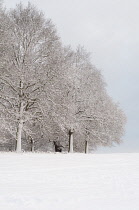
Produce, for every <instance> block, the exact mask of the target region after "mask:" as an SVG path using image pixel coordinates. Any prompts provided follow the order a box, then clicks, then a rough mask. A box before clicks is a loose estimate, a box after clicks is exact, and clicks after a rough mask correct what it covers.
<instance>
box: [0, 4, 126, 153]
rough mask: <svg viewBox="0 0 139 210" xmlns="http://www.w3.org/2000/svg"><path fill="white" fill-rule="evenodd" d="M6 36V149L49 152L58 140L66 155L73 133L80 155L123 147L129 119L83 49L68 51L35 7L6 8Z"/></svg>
mask: <svg viewBox="0 0 139 210" xmlns="http://www.w3.org/2000/svg"><path fill="white" fill-rule="evenodd" d="M0 31H1V33H0V40H1V43H0V121H1V123H0V135H1V138H0V141H1V144H3V145H4V144H5V143H6V142H13V143H12V144H13V145H15V149H16V151H17V152H21V151H22V147H23V148H24V149H25V150H32V151H34V149H35V150H43V151H48V150H49V149H52V148H51V147H53V144H52V142H53V141H56V140H57V141H60V142H62V144H63V147H64V148H65V150H66V147H67V145H68V141H69V136H70V131H71V129H72V130H74V132H72V133H73V136H74V140H73V144H74V145H73V146H74V150H75V151H80V152H81V151H84V147H85V145H86V148H87V149H86V152H87V151H88V145H89V146H90V149H92V148H93V149H94V148H96V147H97V146H101V145H103V146H111V145H112V144H113V143H120V142H121V137H122V135H123V130H124V125H125V115H124V113H123V112H122V110H121V109H120V108H119V106H118V105H117V104H115V103H114V102H113V101H112V99H111V98H110V97H109V96H108V95H107V92H106V88H105V83H104V80H103V77H102V75H101V72H100V71H98V70H97V69H96V68H95V67H94V66H93V65H92V64H91V62H90V59H89V55H88V53H86V51H85V50H84V49H83V48H82V47H78V48H77V50H76V51H73V50H72V49H71V48H70V47H63V46H62V44H61V41H60V38H59V37H58V36H57V32H56V29H55V26H54V25H53V24H52V22H51V20H46V19H45V18H44V15H43V14H42V12H40V11H38V10H37V9H36V8H35V7H34V6H32V5H31V4H30V3H29V4H28V6H27V7H24V6H23V5H22V4H19V5H17V6H16V8H15V9H13V10H10V11H9V12H5V11H3V10H2V8H1V9H0ZM73 136H72V137H73ZM72 149H73V148H71V150H72Z"/></svg>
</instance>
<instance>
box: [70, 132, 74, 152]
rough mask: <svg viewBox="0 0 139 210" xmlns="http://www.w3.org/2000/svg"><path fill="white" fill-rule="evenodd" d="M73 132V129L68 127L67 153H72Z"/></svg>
mask: <svg viewBox="0 0 139 210" xmlns="http://www.w3.org/2000/svg"><path fill="white" fill-rule="evenodd" d="M73 133H74V130H73V129H70V131H69V153H73Z"/></svg>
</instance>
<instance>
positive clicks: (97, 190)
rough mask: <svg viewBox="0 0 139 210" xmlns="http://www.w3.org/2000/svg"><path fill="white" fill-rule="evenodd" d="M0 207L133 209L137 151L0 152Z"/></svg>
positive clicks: (138, 198)
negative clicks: (86, 153) (114, 152)
mask: <svg viewBox="0 0 139 210" xmlns="http://www.w3.org/2000/svg"><path fill="white" fill-rule="evenodd" d="M0 209H1V210H138V209H139V153H136V154H130V153H129V154H89V155H85V154H44V153H42V154H35V153H34V154H31V153H27V154H25V153H24V154H16V153H0Z"/></svg>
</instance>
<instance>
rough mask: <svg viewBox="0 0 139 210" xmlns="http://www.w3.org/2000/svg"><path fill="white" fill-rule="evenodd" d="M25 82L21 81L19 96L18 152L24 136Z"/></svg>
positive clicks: (20, 149)
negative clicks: (23, 96)
mask: <svg viewBox="0 0 139 210" xmlns="http://www.w3.org/2000/svg"><path fill="white" fill-rule="evenodd" d="M22 91H23V83H22V81H20V93H19V98H20V105H19V121H18V122H19V123H18V127H17V137H16V152H21V151H22V147H21V137H22V129H23V110H24V104H23V101H22V95H23V92H22Z"/></svg>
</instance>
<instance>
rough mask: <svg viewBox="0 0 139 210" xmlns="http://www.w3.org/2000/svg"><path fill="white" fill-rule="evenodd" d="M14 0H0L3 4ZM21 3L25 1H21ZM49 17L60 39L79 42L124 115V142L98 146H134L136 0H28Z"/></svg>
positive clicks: (138, 86)
mask: <svg viewBox="0 0 139 210" xmlns="http://www.w3.org/2000/svg"><path fill="white" fill-rule="evenodd" d="M19 2H20V0H4V6H6V7H7V8H13V7H15V5H16V3H19ZM21 2H23V3H24V4H26V3H27V2H28V1H27V0H23V1H21ZM30 2H31V3H32V4H34V5H36V6H37V7H38V8H39V9H40V10H42V11H43V12H44V13H45V16H46V18H51V19H52V21H53V23H54V24H55V25H56V28H57V30H58V34H59V35H60V37H61V39H62V41H63V43H64V44H66V45H67V44H68V45H69V44H70V45H71V46H72V47H73V48H75V47H76V46H77V45H78V44H80V45H83V46H84V47H85V48H86V49H87V50H88V51H90V52H91V53H92V63H93V64H94V65H96V67H97V68H99V69H101V70H102V74H103V75H104V78H105V81H106V82H107V84H108V87H107V90H108V92H109V94H110V95H111V96H112V97H113V99H114V100H115V102H117V101H118V102H119V103H120V106H121V108H122V109H123V110H124V111H125V113H126V115H127V120H128V122H127V126H126V134H125V136H124V137H123V139H124V143H123V144H122V145H120V146H116V147H114V148H110V149H99V152H139V1H138V0H105V1H104V0H30Z"/></svg>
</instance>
